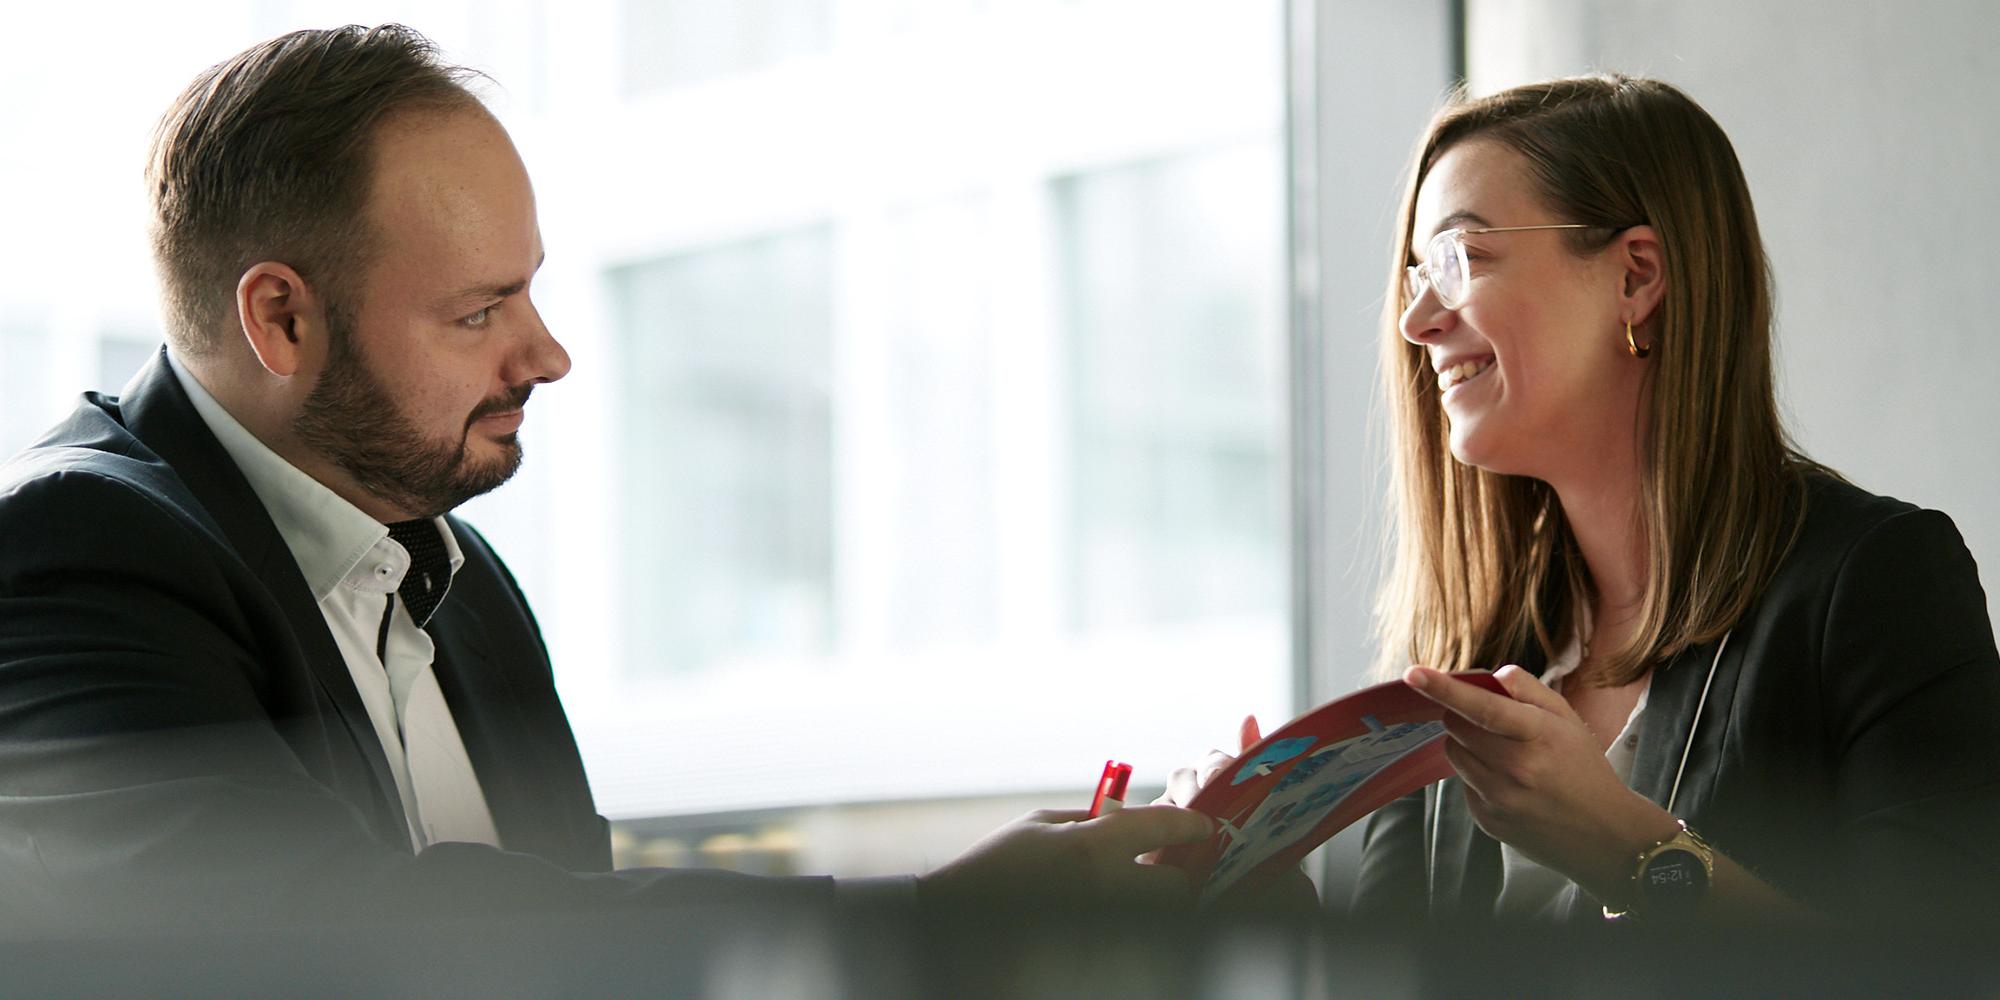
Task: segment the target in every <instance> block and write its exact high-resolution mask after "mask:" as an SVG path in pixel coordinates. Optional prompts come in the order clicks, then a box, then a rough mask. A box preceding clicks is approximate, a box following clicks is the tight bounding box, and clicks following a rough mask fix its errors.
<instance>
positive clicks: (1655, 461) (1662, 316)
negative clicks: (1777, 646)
mask: <svg viewBox="0 0 2000 1000" xmlns="http://www.w3.org/2000/svg"><path fill="white" fill-rule="evenodd" d="M1474 137H1477V138H1479V139H1481V140H1490V141H1495V142H1499V143H1502V144H1504V145H1506V146H1507V147H1509V148H1511V149H1513V150H1514V151H1516V152H1518V153H1520V154H1521V155H1522V156H1523V157H1524V158H1525V160H1526V162H1527V164H1528V166H1529V171H1530V176H1531V177H1532V179H1533V182H1534V184H1535V185H1536V187H1537V188H1538V193H1539V194H1540V196H1541V198H1542V200H1543V202H1544V203H1545V204H1546V205H1547V206H1548V207H1549V208H1550V209H1551V210H1552V212H1553V213H1554V215H1553V221H1561V222H1580V223H1585V224H1588V225H1591V226H1594V227H1602V228H1592V229H1582V230H1574V231H1573V235H1572V237H1571V239H1570V249H1571V251H1572V252H1574V253H1577V254H1579V255H1585V254H1589V253H1594V252H1596V251H1599V250H1601V249H1603V247H1604V246H1606V245H1607V244H1608V242H1609V240H1610V239H1612V238H1613V237H1615V235H1616V233H1617V232H1618V231H1620V230H1622V229H1624V228H1627V227H1629V226H1631V225H1634V224H1637V223H1642V222H1643V223H1647V224H1650V225H1651V226H1652V227H1653V228H1654V229H1655V230H1657V231H1658V233H1659V236H1660V245H1661V252H1662V256H1663V258H1664V260H1663V265H1664V269H1665V279H1666V287H1665V294H1664V297H1663V298H1662V300H1661V302H1660V304H1659V307H1658V308H1657V309H1656V310H1655V311H1654V313H1653V315H1652V317H1651V318H1649V319H1648V320H1647V321H1646V324H1645V326H1644V327H1642V328H1641V330H1640V332H1639V334H1638V336H1639V337H1640V339H1641V340H1642V341H1644V340H1650V341H1651V343H1652V345H1653V349H1652V354H1651V356H1650V358H1649V359H1648V361H1647V364H1648V365H1649V366H1650V369H1651V370H1650V372H1649V374H1648V379H1649V380H1650V387H1649V391H1648V392H1647V400H1646V402H1645V404H1644V405H1645V408H1646V413H1645V415H1644V417H1642V420H1641V424H1640V426H1641V427H1642V428H1644V431H1643V433H1644V435H1645V438H1644V440H1643V441H1641V442H1640V444H1641V449H1640V454H1641V477H1642V480H1643V482H1642V484H1641V488H1640V504H1639V506H1640V509H1639V511H1638V512H1637V517H1638V519H1639V521H1640V522H1641V523H1640V524H1639V525H1638V529H1639V530H1640V531H1641V532H1642V533H1643V536H1644V539H1645V551H1646V555H1647V565H1646V589H1645V594H1644V598H1643V603H1642V606H1641V610H1640V615H1639V621H1638V625H1637V628H1636V631H1635V633H1634V635H1633V637H1632V638H1631V640H1630V641H1629V642H1627V643H1626V644H1625V646H1624V647H1623V648H1621V649H1615V650H1602V651H1600V653H1599V656H1600V659H1599V660H1598V662H1599V664H1601V666H1602V669H1601V670H1593V671H1592V680H1593V683H1598V684H1623V683H1627V682H1630V681H1633V680H1636V679H1638V678H1639V677H1640V676H1642V675H1644V674H1645V672H1646V671H1647V670H1649V669H1650V668H1651V666H1652V665H1653V664H1654V663H1656V662H1659V661H1660V660H1663V659H1664V658H1666V657H1670V656H1672V655H1674V654H1675V653H1677V652H1679V651H1681V650H1683V649H1685V648H1687V647H1689V646H1692V645H1698V644H1701V643H1704V642H1708V641H1711V640H1713V639H1715V638H1717V637H1719V636H1721V635H1722V634H1723V633H1724V632H1725V631H1727V630H1728V629H1729V628H1730V627H1731V625H1733V624H1734V623H1735V622H1736V621H1737V619H1739V618H1740V617H1742V615H1743V613H1744V612H1745V611H1746V610H1748V608H1749V607H1750V605H1751V604H1752V602H1754V601H1755V600H1756V598H1757V595H1758V593H1759V592H1760V591H1761V590H1762V589H1763V587H1764V585H1765V583H1766V582H1767V581H1768V580H1769V579H1770V577H1771V575H1772V574H1773V573H1774V572H1775V571H1776V569H1777V567H1778V564H1779V562H1780V560H1782V559H1783V558H1784V555H1785V553H1786V552H1787V551H1788V550H1789V548H1790V546H1791V543H1792V541H1793V540H1794V539H1795V538H1796V537H1797V533H1798V530H1799V527H1800V525H1801V524H1802V523H1803V520H1804V474H1805V472H1806V471H1807V470H1809V469H1810V470H1819V471H1822V472H1824V471H1826V470H1824V469H1822V468H1821V467H1820V466H1818V465H1816V464H1815V463H1813V462H1811V461H1810V460H1808V459H1806V458H1805V457H1804V456H1802V455H1801V454H1799V452H1798V451H1797V449H1795V448H1794V447H1793V446H1792V444H1791V442H1790V440H1789V439H1788V438H1787V436H1786V434H1785V431H1784V427H1783V426H1782V424H1781V422H1780V420H1779V415H1778V407H1777V400H1776V395H1775V390H1774V386H1773V380H1772V365H1771V313H1772V295H1771V280H1770V272H1769V268H1768V265H1767V262H1766V260H1765V257H1764V247H1763V241H1762V240H1761V239H1760V237H1759V236H1758V233H1757V217H1756V212H1755V210H1754V209H1753V208H1752V207H1751V204H1750V192H1749V188H1748V186H1747V185H1746V184H1745V182H1744V179H1743V171H1742V168H1741V166H1740V165H1738V163H1737V161H1736V153H1735V150H1734V149H1733V148H1732V147H1731V146H1730V144H1729V139H1728V138H1727V137H1726V136H1724V135H1723V133H1722V129H1721V128H1720V127H1718V126H1717V125H1716V123H1715V121H1714V120H1713V119H1711V118H1710V117H1709V116H1708V113H1707V112H1705V111H1703V110H1702V109H1701V108H1700V107H1699V106H1697V105H1696V104H1695V103H1694V102H1693V101H1692V100H1689V99H1688V97H1687V96H1686V95H1685V94H1683V93H1681V92H1680V91H1679V90H1676V89H1675V88H1673V87H1671V86H1669V85H1667V84H1665V83H1661V82H1658V81H1655V80H1646V79H1638V78H1633V77H1626V76H1616V75H1600V76H1586V77H1573V78H1566V79H1559V80H1550V81H1547V82H1544V83H1537V84H1530V85H1527V86H1522V87H1515V88H1513V89H1510V90H1506V91H1502V92H1500V93H1497V94H1493V95H1491V96H1488V97H1481V98H1477V99H1470V98H1467V97H1465V96H1464V95H1463V94H1462V93H1461V94H1455V95H1454V96H1453V98H1452V100H1451V101H1450V102H1449V103H1448V104H1447V105H1446V106H1445V108H1444V109H1443V110H1441V111H1440V112H1439V113H1438V114H1437V115H1436V117H1434V118H1433V119H1432V121H1431V124H1430V127H1429V129H1428V130H1427V131H1426V133H1425V135H1424V138H1423V142H1422V145H1421V147H1420V148H1419V151H1418V153H1417V156H1416V158H1415V161H1414V166H1413V169H1412V170H1411V172H1410V174H1411V176H1410V178H1409V184H1408V187H1407V188H1406V190H1405V193H1404V197H1403V204H1402V212H1401V215H1400V220H1401V221H1400V227H1399V231H1398V235H1397V239H1396V246H1395V254H1394V258H1393V265H1392V267H1391V268H1390V281H1389V288H1390V291H1389V294H1388V297H1387V299H1386V308H1385V310H1384V313H1385V316H1384V320H1383V328H1384V329H1383V333H1382V346H1381V352H1382V353H1381V376H1382V380H1381V391H1382V393H1383V398H1384V401H1385V403H1386V413H1387V416H1388V421H1389V427H1390V450H1391V476H1392V478H1393V482H1394V487H1393V491H1392V497H1391V505H1390V515H1391V519H1392V524H1391V532H1390V535H1389V538H1390V546H1391V550H1390V553H1389V571H1388V576H1387V579H1386V580H1385V582H1384V586H1383V589H1382V592H1381V595H1380V599H1379V602H1378V604H1377V608H1376V622H1377V631H1378V633H1379V636H1380V639H1381V647H1380V656H1381V660H1380V663H1379V665H1378V666H1379V668H1380V669H1381V670H1382V671H1383V672H1385V673H1392V674H1393V673H1395V672H1400V670H1401V669H1402V668H1403V667H1404V666H1405V665H1407V664H1410V663H1417V664H1422V665H1425V666H1430V667H1436V668H1438V669H1443V670H1470V669H1485V668H1494V667H1498V666H1500V665H1502V664H1503V663H1508V662H1512V661H1514V660H1516V659H1518V658H1521V657H1522V656H1524V655H1526V654H1528V653H1529V652H1531V651H1533V650H1536V649H1539V650H1540V651H1541V652H1542V654H1543V655H1545V656H1552V655H1553V654H1554V653H1555V652H1556V650H1557V649H1559V648H1560V646H1561V645H1562V644H1563V643H1564V642H1565V641H1567V638H1568V636H1569V634H1570V632H1571V630H1572V629H1573V627H1574V623H1575V615H1576V613H1577V610H1578V608H1579V606H1580V605H1581V603H1582V602H1584V601H1588V600H1591V599H1593V598H1594V596H1595V589H1594V584H1593V582H1592V580H1591V579H1590V573H1589V570H1588V567H1586V566H1585V564H1584V561H1583V558H1582V555H1581V553H1580V552H1579V551H1578V549H1577V545H1576V540H1575V537H1574V535H1572V533H1571V531H1570V527H1569V524H1568V521H1567V520H1566V519H1565V518H1564V516H1563V511H1562V507H1561V505H1560V503H1559V502H1558V500H1557V498H1556V495H1555V493H1554V491H1553V490H1552V489H1550V488H1549V486H1548V485H1547V484H1545V483H1543V482H1541V481H1539V480H1536V479H1531V478H1527V477H1523V476H1507V475H1499V474H1495V473H1491V472H1487V471H1485V470H1482V469H1478V468H1473V467H1471V466H1466V465H1462V464H1460V463H1459V462H1458V461H1457V460H1456V459H1454V458H1453V457H1452V455H1451V451H1450V448H1449V445H1448V441H1449V425H1448V423H1447V420H1446V417H1445V414H1444V411H1443V408H1442V405H1441V403H1440V401H1439V393H1438V389H1437V381H1436V376H1435V374H1434V373H1432V372H1431V371H1430V366H1429V363H1428V360H1427V359H1426V357H1425V354H1424V351H1423V350H1422V349H1421V348H1419V347H1417V346H1416V345H1413V344H1410V343H1409V342H1407V341H1405V340H1404V339H1403V337H1402V335H1401V332H1400V330H1399V327H1398V323H1399V319H1400V316H1401V313H1402V312H1403V310H1404V309H1405V308H1406V307H1407V306H1408V296H1407V293H1406V292H1405V291H1404V287H1403V268H1404V266H1405V265H1406V264H1408V263H1410V262H1411V259H1412V258H1411V252H1410V241H1411V238H1412V230H1413V228H1414V225H1415V220H1414V218H1413V217H1414V215H1415V209H1416V196H1417V191H1418V189H1419V187H1420V186H1421V185H1422V184H1423V181H1424V178H1425V176H1426V175H1428V173H1429V172H1430V169H1431V167H1432V165H1434V164H1435V163H1436V162H1437V159H1438V157H1439V156H1440V155H1442V154H1443V153H1444V151H1445V150H1447V149H1449V148H1451V147H1452V146H1454V145H1456V144H1458V143H1461V142H1465V141H1467V140H1469V139H1472V138H1474ZM1623 333H1624V331H1623V330H1622V329H1621V330H1617V331H1611V330H1607V331H1605V336H1607V337H1610V336H1617V337H1620V338H1621V339H1622V337H1623ZM1634 432H1635V433H1641V431H1640V430H1639V429H1638V428H1635V431H1634Z"/></svg>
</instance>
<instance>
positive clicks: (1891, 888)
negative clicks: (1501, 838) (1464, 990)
mask: <svg viewBox="0 0 2000 1000" xmlns="http://www.w3.org/2000/svg"><path fill="white" fill-rule="evenodd" d="M1727 641H1728V646H1727V648H1726V649H1724V650H1723V652H1722V656H1721V659H1720V661H1716V660H1715V654H1716V651H1717V646H1718V643H1709V644H1706V645H1704V646H1701V647H1698V648H1694V649H1689V650H1686V651H1685V652H1683V653H1681V654H1680V655H1678V656H1675V657H1674V658H1673V659H1672V660H1671V661H1669V662H1667V663H1666V664H1664V665H1662V666H1660V667H1658V668H1656V670H1655V671H1654V674H1653V681H1652V693H1651V695H1650V697H1649V700H1648V702H1647V706H1646V714H1645V719H1644V728H1643V729H1642V730H1641V733H1640V738H1639V746H1638V748H1637V751H1636V756H1635V759H1634V761H1633V765H1632V775H1631V785H1632V788H1633V789H1634V790H1636V791H1638V792H1639V793H1640V794H1643V795H1645V796H1646V797H1647V798H1650V799H1652V800H1653V801H1654V802H1656V803H1659V804H1660V805H1662V806H1666V805H1667V803H1668V800H1669V796H1670V794H1672V789H1673V785H1674V779H1675V774H1676V772H1677V771H1680V770H1681V760H1682V756H1683V754H1684V753H1685V755H1686V767H1685V771H1684V774H1683V777H1682V778H1681V783H1680V790H1679V794H1678V797H1677V798H1675V799H1674V802H1673V806H1672V811H1673V812H1674V814H1675V815H1677V816H1679V817H1680V818H1682V819H1683V820H1686V821H1687V824H1688V826H1689V827H1691V828H1693V829H1694V830H1695V831H1696V832H1698V833H1700V834H1701V835H1702V836H1703V837H1704V838H1705V839H1707V840H1708V841H1709V842H1710V843H1712V844H1714V845H1715V847H1716V849H1717V850H1719V851H1721V852H1723V853H1724V854H1727V855H1728V856H1729V857H1730V858H1732V859H1734V860H1735V861H1737V862H1739V863H1741V864H1743V865H1744V866H1745V867H1747V868H1749V869H1750V870H1751V871H1753V872H1755V873H1757V874H1758V875H1760V876H1762V877H1763V878H1764V879H1765V880H1766V881H1768V882H1770V883H1772V884H1773V885H1775V886H1776V887H1778V888H1779V889H1780V890H1783V891H1784V892H1786V893H1788V894H1789V895H1791V896H1792V897H1793V898H1795V899H1797V900H1799V901H1800V902H1803V903H1805V904H1807V905H1810V906H1813V907H1815V908H1818V909H1819V910H1821V911H1822V912H1826V913H1830V914H1834V915H1838V916H1844V917H1849V918H1855V919H1864V920H1866V919H1873V918H1877V917H1885V918H1904V917H1921V916H1925V915H1931V916H1939V917H1944V916H1963V915H1967V914H1973V915H1977V916H1978V917H1979V919H1980V920H1981V922H1986V921H1989V920H1990V919H1991V918H1990V917H1986V916H1985V915H1984V909H1985V907H1986V905H1987V904H1988V902H1989V901H1990V900H1991V899H1992V898H1994V895H1995V890H1996V889H2000V862H1996V858H2000V854H1996V845H2000V657H1996V654H1995V651H1994V643H1993V629H1992V625H1991V622H1990V621H1989V619H1988V616H1987V611H1986V595H1985V592H1984V591H1983V590H1982V589H1981V588H1980V585H1979V576H1978V569H1977V567H1976V566H1975V565H1974V564H1973V560H1972V555H1971V553H1969V552H1967V551H1966V548H1965V543H1964V541H1963V540H1962V539H1960V537H1959V534H1958V530H1957V528H1956V527H1954V526H1953V524H1952V522H1951V519H1950V518H1948V517H1946V516H1945V515H1943V514H1941V513H1938V512H1937V511H1931V510H1922V509H1919V508H1917V507H1914V506H1912V505H1910V504H1907V503H1903V502H1901V501H1897V500H1892V499H1888V498H1885V497H1877V496H1872V495H1870V494H1868V493H1865V492H1863V491H1861V490H1859V489H1856V488H1854V487H1853V486H1850V485H1848V484H1846V483H1843V482H1837V481H1834V480H1830V479H1825V478H1821V477H1815V478H1814V479H1813V480H1812V481H1811V482H1810V484H1809V486H1808V489H1807V495H1806V522H1805V527H1804V531H1803V533H1802V534H1801V536H1800V537H1799V539H1798V541H1797V543H1796V545H1795V546H1794V547H1793V549H1792V550H1791V552H1790V553H1789V555H1787V557H1786V558H1785V560H1784V561H1783V563H1782V565H1781V566H1780V567H1779V569H1778V572H1777V573H1776V575H1775V576H1774V577H1773V578H1772V580H1771V583H1770V585H1769V586H1768V587H1767V588H1766V589H1765V591H1764V593H1763V595H1762V596H1761V597H1760V598H1759V600H1758V601H1757V603H1756V604H1755V605H1754V606H1753V607H1752V608H1751V610H1750V611H1749V612H1748V613H1747V614H1746V615H1745V616H1744V618H1743V619H1742V620H1741V621H1739V622H1738V623H1737V624H1736V627H1735V629H1734V631H1733V632H1732V633H1731V634H1730V636H1729V638H1728V640H1727ZM1544 663H1545V660H1544V658H1543V657H1541V656H1532V657H1526V658H1524V659H1523V661H1522V666H1524V667H1527V668H1529V669H1531V670H1535V671H1536V672H1537V673H1539V672H1540V670H1541V669H1542V667H1543V665H1544ZM1712 663H1713V664H1715V667H1716V669H1715V673H1714V680H1713V682H1712V684H1710V683H1709V681H1708V677H1709V668H1710V665H1711V664H1712ZM1704 686H1708V687H1709V690H1708V693H1707V701H1706V704H1703V703H1702V689H1703V687H1704ZM1697 706H1699V707H1700V710H1699V712H1698V713H1697ZM1690 737H1692V739H1690ZM1363 844H1364V846H1363V849H1362V864H1361V871H1360V875H1359V880H1358V882H1357V885H1356V889H1355V907H1356V910H1357V912H1359V913H1365V914H1368V915H1371V916H1377V917H1382V916H1402V917H1418V916H1422V915H1425V914H1426V913H1428V914H1430V915H1434V916H1441V915H1454V916H1459V915H1469V916H1479V915H1490V914H1492V913H1493V907H1494V903H1495V901H1496V900H1497V899H1498V896H1499V892H1500V882H1501V861H1500V845H1499V843H1498V842H1497V841H1495V840H1493V839H1492V838H1490V837H1488V836H1486V835H1485V833H1484V832H1483V831H1481V830H1480V829H1479V828H1478V826H1477V824H1475V823H1474V822H1473V819H1472V816H1471V813H1470V811H1469V809H1468V808H1467V806H1466V803H1465V791H1464V788H1463V785H1462V782H1461V781H1460V780H1459V779H1457V778H1451V779H1447V780H1446V781H1444V782H1441V783H1440V784H1438V785H1434V786H1432V787H1430V788H1428V789H1425V790H1424V791H1422V792H1420V793H1417V794H1413V795H1410V796H1408V797H1405V798H1404V799H1401V800H1399V801H1397V802H1394V803H1391V804H1390V805H1388V806H1386V807H1384V808H1383V809H1381V810H1380V811H1378V812H1377V813H1376V814H1375V815H1374V816H1371V817H1370V818H1369V821H1368V825H1367V828H1366V830H1365V832H1364V835H1363ZM1566 909H1567V912H1568V913H1569V914H1571V915H1572V917H1574V918H1577V919H1589V918H1592V917H1596V916H1597V914H1598V907H1597V904H1596V902H1595V901H1593V900H1590V899H1587V898H1583V897H1582V894H1580V893H1578V892H1576V891H1575V890H1574V888H1573V887H1572V890H1571V892H1570V897H1569V899H1568V900H1566Z"/></svg>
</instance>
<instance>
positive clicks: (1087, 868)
mask: <svg viewBox="0 0 2000 1000" xmlns="http://www.w3.org/2000/svg"><path fill="white" fill-rule="evenodd" d="M1214 832H1215V826H1214V823H1213V821H1211V820H1210V819H1209V818H1208V817H1206V816H1203V815H1202V814H1200V813H1197V812H1190V811H1188V810H1186V809H1179V808H1175V807H1173V806H1132V807H1130V808H1127V809H1121V810H1119V811H1118V812H1114V813H1109V814H1106V815H1103V816H1099V817H1097V818H1096V819H1091V818H1090V813H1089V811H1088V810H1085V809H1042V810H1037V811H1035V812H1032V813H1029V814H1028V815H1026V816H1023V817H1022V818H1020V819H1018V820H1015V821H1014V822H1012V823H1009V824H1007V825H1006V826H1003V827H1001V828H1000V829H998V830H995V831H994V832H993V833H992V834H990V835H989V836H987V837H986V839H984V840H981V841H980V842H979V843H977V844H974V845H973V846H972V848H971V849H970V850H968V851H966V852H965V853H964V854H961V855H959V856H958V857H957V858H955V859H953V860H952V861H951V862H950V863H948V864H946V865H944V866H943V867H942V868H939V869H937V870H936V871H933V872H931V873H929V874H927V875H923V876H920V877H919V878H918V879H917V889H918V893H919V895H920V896H921V897H922V899H923V900H924V902H925V903H926V904H933V903H937V904H943V905H946V906H961V905H968V904H971V905H983V904H987V903H993V902H999V903H1016V904H1018V903H1036V904H1041V903H1050V902H1054V903H1082V902H1098V903H1109V904H1117V905H1140V906H1143V905H1162V906H1186V905H1192V904H1193V902H1194V898H1195V897H1194V887H1193V886H1192V885H1190V884H1188V879H1187V873H1185V872H1183V871H1181V870H1180V869H1178V868H1172V867H1167V866H1163V865H1146V864H1140V863H1139V861H1138V856H1139V855H1140V854H1144V853H1147V852H1150V851H1156V850H1158V849H1159V848H1162V847H1166V846H1168V845H1171V844H1188V843H1194V842H1196V841H1201V840H1205V839H1207V838H1208V837H1209V835H1210V834H1212V833H1214Z"/></svg>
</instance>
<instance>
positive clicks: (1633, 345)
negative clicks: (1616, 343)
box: [1625, 321, 1653, 358]
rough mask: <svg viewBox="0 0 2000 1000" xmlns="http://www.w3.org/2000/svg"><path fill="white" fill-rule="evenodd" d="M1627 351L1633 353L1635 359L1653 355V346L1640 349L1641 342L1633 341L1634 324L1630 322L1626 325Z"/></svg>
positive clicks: (1648, 345)
mask: <svg viewBox="0 0 2000 1000" xmlns="http://www.w3.org/2000/svg"><path fill="white" fill-rule="evenodd" d="M1625 349H1626V350H1628V351H1630V352H1632V356H1633V357H1635V358H1643V357H1645V356H1646V355H1648V354H1651V353H1653V345H1651V344H1647V345H1646V346H1644V347H1640V346H1639V342H1638V341H1636V340H1634V339H1632V324H1631V322H1629V321H1628V322H1626V324H1625Z"/></svg>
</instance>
